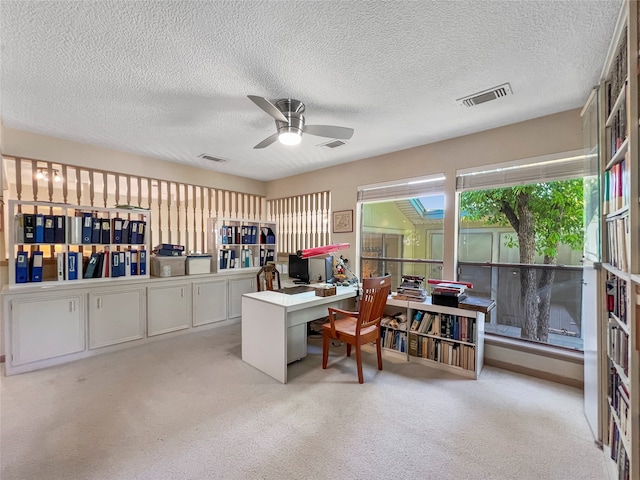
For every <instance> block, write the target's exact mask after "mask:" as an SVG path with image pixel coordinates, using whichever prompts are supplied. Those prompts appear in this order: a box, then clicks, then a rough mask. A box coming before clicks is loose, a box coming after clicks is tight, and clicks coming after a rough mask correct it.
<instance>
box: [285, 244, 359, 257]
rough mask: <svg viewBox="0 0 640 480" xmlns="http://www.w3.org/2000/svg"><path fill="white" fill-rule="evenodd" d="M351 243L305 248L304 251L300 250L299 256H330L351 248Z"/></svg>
mask: <svg viewBox="0 0 640 480" xmlns="http://www.w3.org/2000/svg"><path fill="white" fill-rule="evenodd" d="M350 246H351V244H350V243H334V244H333V245H325V246H324V247H313V248H305V249H304V250H298V251H297V255H298V257H300V258H310V257H317V256H318V255H329V254H330V253H333V252H337V251H338V250H344V249H345V248H349V247H350Z"/></svg>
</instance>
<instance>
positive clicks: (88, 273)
mask: <svg viewBox="0 0 640 480" xmlns="http://www.w3.org/2000/svg"><path fill="white" fill-rule="evenodd" d="M97 264H98V254H97V253H92V254H91V256H90V257H89V262H88V263H87V268H86V269H85V271H84V278H93V275H94V274H95V271H96V265H97Z"/></svg>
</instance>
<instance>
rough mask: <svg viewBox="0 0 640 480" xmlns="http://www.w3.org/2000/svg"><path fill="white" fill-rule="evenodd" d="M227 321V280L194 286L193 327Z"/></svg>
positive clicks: (199, 283)
mask: <svg viewBox="0 0 640 480" xmlns="http://www.w3.org/2000/svg"><path fill="white" fill-rule="evenodd" d="M226 319H227V279H226V278H225V279H223V280H215V281H211V282H197V283H194V284H193V326H194V327H196V326H198V325H205V324H207V323H213V322H220V321H222V320H226Z"/></svg>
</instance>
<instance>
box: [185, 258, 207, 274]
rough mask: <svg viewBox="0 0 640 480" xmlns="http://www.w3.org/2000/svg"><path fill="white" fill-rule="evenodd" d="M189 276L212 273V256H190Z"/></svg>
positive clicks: (188, 263) (188, 262) (188, 264)
mask: <svg viewBox="0 0 640 480" xmlns="http://www.w3.org/2000/svg"><path fill="white" fill-rule="evenodd" d="M186 271H187V275H197V274H200V273H211V255H188V256H187V268H186Z"/></svg>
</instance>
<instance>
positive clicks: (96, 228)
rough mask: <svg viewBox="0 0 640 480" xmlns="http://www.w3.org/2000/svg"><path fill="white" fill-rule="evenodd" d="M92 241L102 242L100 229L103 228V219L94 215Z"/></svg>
mask: <svg viewBox="0 0 640 480" xmlns="http://www.w3.org/2000/svg"><path fill="white" fill-rule="evenodd" d="M91 223H92V225H91V243H100V237H101V232H100V229H101V228H102V219H101V218H98V217H93V219H92V220H91Z"/></svg>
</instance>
